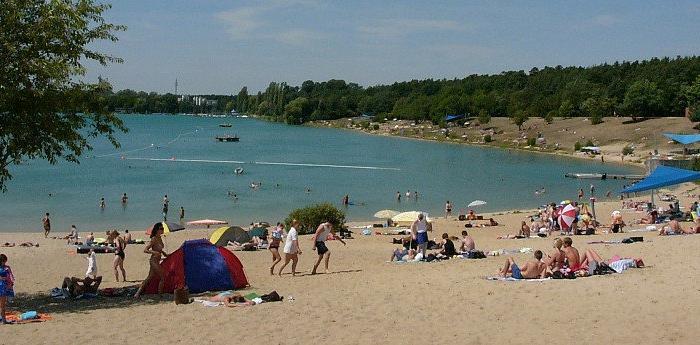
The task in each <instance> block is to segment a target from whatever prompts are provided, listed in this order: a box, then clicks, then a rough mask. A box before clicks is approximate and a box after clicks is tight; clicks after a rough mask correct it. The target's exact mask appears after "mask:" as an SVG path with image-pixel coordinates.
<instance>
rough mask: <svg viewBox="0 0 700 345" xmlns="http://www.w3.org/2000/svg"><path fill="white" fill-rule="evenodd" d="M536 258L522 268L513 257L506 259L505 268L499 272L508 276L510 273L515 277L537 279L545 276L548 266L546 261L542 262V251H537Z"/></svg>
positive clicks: (503, 275)
mask: <svg viewBox="0 0 700 345" xmlns="http://www.w3.org/2000/svg"><path fill="white" fill-rule="evenodd" d="M534 256H535V260H530V261H528V262H526V263H525V265H523V267H522V268H520V267H519V266H518V265H517V264H516V263H515V260H514V259H513V258H512V257H508V258H507V259H506V262H505V265H504V266H503V269H501V270H499V271H498V273H499V274H500V275H501V276H502V277H507V276H508V274H510V276H511V277H513V278H515V279H537V278H543V277H544V273H545V268H546V267H547V266H546V265H545V263H544V262H542V251H541V250H536V251H535V255H534Z"/></svg>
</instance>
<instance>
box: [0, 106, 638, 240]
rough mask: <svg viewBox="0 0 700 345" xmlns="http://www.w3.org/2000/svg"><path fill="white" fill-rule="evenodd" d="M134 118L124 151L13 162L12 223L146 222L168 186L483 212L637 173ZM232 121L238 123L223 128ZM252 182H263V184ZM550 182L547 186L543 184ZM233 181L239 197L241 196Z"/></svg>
mask: <svg viewBox="0 0 700 345" xmlns="http://www.w3.org/2000/svg"><path fill="white" fill-rule="evenodd" d="M123 119H124V121H125V124H126V125H127V127H128V128H129V129H130V131H129V133H127V134H123V135H121V136H120V142H121V143H122V147H121V148H120V149H118V150H117V149H114V148H113V147H111V146H110V145H109V144H108V143H107V142H106V141H103V140H98V141H96V142H95V143H94V150H93V151H92V152H90V153H88V154H87V155H86V156H85V157H83V158H82V161H81V164H80V165H76V164H71V163H67V162H61V163H59V164H57V165H53V166H52V165H49V164H48V163H46V162H43V161H32V162H29V163H27V164H25V165H21V166H17V167H14V168H12V173H13V174H14V176H15V177H14V179H13V180H11V181H10V183H9V184H8V191H7V192H6V193H4V194H0V205H1V207H0V219H2V221H1V222H0V230H2V231H17V230H22V231H39V230H40V229H41V218H42V216H43V214H44V213H45V212H50V213H51V215H52V221H53V228H54V229H55V231H66V230H68V228H69V227H70V225H71V224H76V225H77V226H78V228H79V229H81V230H83V231H85V230H88V229H93V230H101V229H106V228H129V229H139V230H140V229H143V228H146V227H147V226H148V225H149V224H150V223H153V222H155V221H158V220H159V219H161V217H162V215H161V210H162V199H163V195H164V194H167V195H168V197H169V199H170V215H169V216H170V218H171V219H176V218H177V210H178V209H179V208H180V206H183V207H184V208H185V210H186V220H192V219H202V218H213V219H224V220H228V221H229V222H230V223H232V224H248V223H250V222H252V221H262V220H264V221H269V222H276V221H278V220H282V219H284V217H285V216H286V215H287V214H288V213H289V212H290V211H291V210H292V209H294V208H297V207H301V206H305V205H308V204H311V203H314V202H320V201H329V202H332V203H335V204H338V205H339V206H340V201H341V198H342V197H343V196H344V195H345V194H349V196H350V201H351V202H352V203H354V204H355V205H351V206H349V207H348V208H347V214H348V218H349V219H355V220H362V219H371V217H372V214H374V212H376V211H377V210H380V209H387V208H388V209H396V210H416V209H419V210H424V211H428V212H430V213H432V214H438V213H439V214H441V213H442V210H443V207H444V203H445V201H446V200H450V201H452V203H453V204H454V205H455V206H454V208H455V210H459V209H464V208H466V204H468V203H469V202H471V201H473V200H475V199H480V200H485V201H487V202H488V204H487V205H486V206H482V207H480V208H479V209H478V210H479V211H490V210H501V209H510V208H521V207H527V208H531V207H537V206H538V205H541V204H543V203H546V202H548V201H559V200H562V199H568V198H572V197H574V196H575V195H576V192H577V191H578V189H579V188H584V190H586V191H588V186H589V184H590V181H586V180H572V179H565V178H564V177H563V176H564V173H566V172H607V173H632V172H633V171H632V170H630V169H629V168H626V167H622V166H618V165H603V164H601V163H600V162H594V161H584V160H577V159H570V158H569V159H567V158H561V157H554V156H549V155H540V154H532V153H524V152H513V151H506V150H501V149H492V148H482V147H469V146H464V145H456V144H443V143H436V142H426V141H418V140H411V139H403V138H391V137H382V136H371V135H366V134H362V133H356V132H351V131H345V130H337V129H326V128H309V127H295V126H287V125H283V124H277V123H268V122H264V121H258V120H255V119H250V118H248V119H245V118H235V119H234V118H227V119H217V118H199V117H189V116H172V115H149V116H145V115H128V116H127V115H125V116H123ZM221 122H230V123H232V124H233V127H232V128H220V127H218V124H219V123H221ZM220 134H237V135H239V136H240V137H241V141H240V142H238V143H220V142H217V141H215V140H214V137H215V136H216V135H220ZM173 157H174V158H175V159H176V160H175V161H172V160H171V159H172V158H173ZM141 159H165V160H162V161H151V160H141ZM180 160H183V161H180ZM184 160H202V161H184ZM229 161H235V162H229ZM236 162H243V163H236ZM253 162H268V163H294V164H311V165H313V164H319V165H332V166H305V165H301V166H300V165H270V164H255V163H253ZM336 166H342V167H336ZM237 167H243V168H244V171H245V172H244V174H243V175H238V176H237V175H235V174H234V173H233V170H234V169H235V168H237ZM252 182H262V185H261V187H260V188H258V189H257V190H253V189H251V188H250V184H251V183H252ZM594 184H595V185H596V188H597V190H598V191H599V193H604V192H605V191H607V190H613V191H615V190H618V189H619V188H620V187H621V186H622V184H624V182H623V181H614V180H610V181H594ZM541 187H545V188H546V191H547V192H546V194H544V195H536V194H535V193H534V191H535V190H536V189H539V188H541ZM307 188H309V189H310V190H311V191H310V192H309V193H307V192H306V189H307ZM407 190H411V191H416V190H417V191H418V193H419V198H418V200H417V201H416V200H415V199H411V200H406V199H405V196H404V197H402V201H401V202H400V203H397V202H396V192H397V191H401V193H402V194H405V193H406V191H407ZM229 191H232V192H233V193H235V194H237V196H238V200H233V198H231V197H229V196H228V192H229ZM122 193H127V195H128V196H129V203H128V205H127V207H126V208H123V207H122V206H121V204H120V198H121V195H122ZM49 194H51V196H49ZM101 197H104V198H105V200H106V208H105V209H104V210H101V209H100V208H99V206H98V204H99V200H100V198H101Z"/></svg>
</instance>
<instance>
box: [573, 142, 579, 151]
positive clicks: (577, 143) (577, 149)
mask: <svg viewBox="0 0 700 345" xmlns="http://www.w3.org/2000/svg"><path fill="white" fill-rule="evenodd" d="M574 151H581V143H579V142H578V141H577V142H576V143H575V144H574Z"/></svg>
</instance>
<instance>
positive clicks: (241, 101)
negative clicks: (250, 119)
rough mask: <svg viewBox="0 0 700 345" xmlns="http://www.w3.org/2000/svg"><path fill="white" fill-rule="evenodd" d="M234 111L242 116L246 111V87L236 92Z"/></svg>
mask: <svg viewBox="0 0 700 345" xmlns="http://www.w3.org/2000/svg"><path fill="white" fill-rule="evenodd" d="M235 109H236V111H237V112H239V113H241V114H243V113H246V112H247V111H248V87H247V86H244V87H242V88H241V91H238V95H236V103H235ZM229 111H230V110H229Z"/></svg>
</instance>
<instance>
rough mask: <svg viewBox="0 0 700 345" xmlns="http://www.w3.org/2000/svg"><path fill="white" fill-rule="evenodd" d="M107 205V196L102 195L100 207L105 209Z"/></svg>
mask: <svg viewBox="0 0 700 345" xmlns="http://www.w3.org/2000/svg"><path fill="white" fill-rule="evenodd" d="M105 206H107V204H106V203H105V198H104V197H102V198H100V209H101V210H104V209H105Z"/></svg>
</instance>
